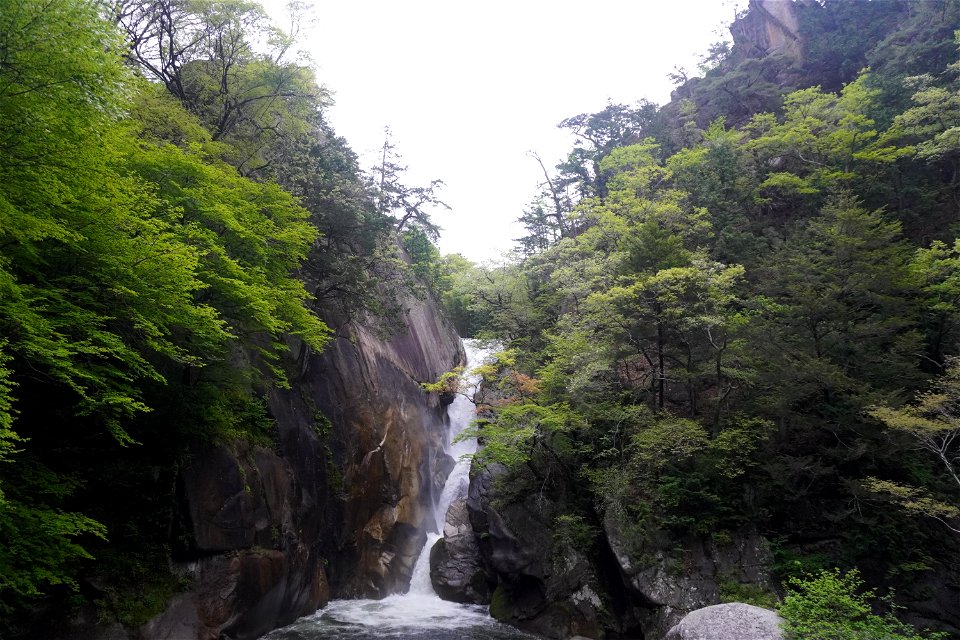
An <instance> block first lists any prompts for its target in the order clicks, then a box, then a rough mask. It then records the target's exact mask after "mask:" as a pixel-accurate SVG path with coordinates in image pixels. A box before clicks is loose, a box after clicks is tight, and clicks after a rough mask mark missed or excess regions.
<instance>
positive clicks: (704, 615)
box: [664, 602, 784, 640]
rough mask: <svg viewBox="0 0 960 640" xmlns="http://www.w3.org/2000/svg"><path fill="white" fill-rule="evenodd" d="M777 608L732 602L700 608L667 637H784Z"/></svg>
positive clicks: (694, 639) (770, 639)
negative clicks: (774, 609) (773, 609)
mask: <svg viewBox="0 0 960 640" xmlns="http://www.w3.org/2000/svg"><path fill="white" fill-rule="evenodd" d="M781 622H782V618H780V616H778V615H777V613H776V612H775V611H771V610H770V609H762V608H760V607H754V606H753V605H749V604H742V603H739V602H731V603H728V604H717V605H713V606H711V607H704V608H703V609H697V610H696V611H692V612H690V613H688V614H687V615H685V616H684V617H683V619H682V620H681V621H680V623H679V624H677V626H675V627H673V628H672V629H670V631H669V632H668V633H667V635H666V636H665V637H664V640H747V639H749V640H783V637H784V636H783V631H782V630H781V629H780V623H781Z"/></svg>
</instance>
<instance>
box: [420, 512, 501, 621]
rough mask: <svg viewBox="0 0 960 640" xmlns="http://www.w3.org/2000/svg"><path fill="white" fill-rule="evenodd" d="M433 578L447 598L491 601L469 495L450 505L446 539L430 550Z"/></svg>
mask: <svg viewBox="0 0 960 640" xmlns="http://www.w3.org/2000/svg"><path fill="white" fill-rule="evenodd" d="M430 581H431V582H432V583H433V589H434V591H436V592H437V595H439V596H440V597H441V598H443V599H444V600H451V601H453V602H465V603H473V604H490V578H489V576H488V575H487V573H486V571H484V568H483V560H482V559H481V557H480V546H479V545H478V544H477V538H476V536H475V535H474V533H473V527H472V526H471V524H470V518H469V514H468V512H467V501H466V499H465V498H460V499H459V500H456V501H454V502H453V504H451V505H450V508H449V509H448V510H447V517H446V523H445V524H444V527H443V538H441V539H440V540H438V541H437V543H436V544H435V545H433V549H431V550H430Z"/></svg>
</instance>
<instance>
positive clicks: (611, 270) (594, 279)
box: [446, 0, 960, 637]
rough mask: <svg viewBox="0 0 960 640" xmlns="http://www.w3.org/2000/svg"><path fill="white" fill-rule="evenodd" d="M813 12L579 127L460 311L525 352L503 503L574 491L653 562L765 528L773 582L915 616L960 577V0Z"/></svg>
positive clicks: (498, 452)
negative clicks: (785, 42) (623, 526)
mask: <svg viewBox="0 0 960 640" xmlns="http://www.w3.org/2000/svg"><path fill="white" fill-rule="evenodd" d="M756 10H758V11H759V9H756ZM794 11H795V15H796V18H797V20H798V24H799V27H798V29H799V34H793V35H794V36H796V37H797V38H798V42H799V43H800V44H799V49H794V50H792V51H791V50H784V49H781V50H778V51H773V50H758V48H757V43H756V42H755V41H747V40H745V39H744V38H743V37H740V38H739V39H738V40H737V41H736V42H735V44H734V46H733V47H732V48H726V47H716V48H714V50H713V51H712V55H711V56H710V58H709V59H708V60H707V61H705V65H704V67H703V69H702V70H703V71H704V75H703V77H700V78H694V79H689V80H688V79H685V78H679V80H680V81H681V84H680V85H679V86H678V87H677V89H676V91H675V93H674V100H673V102H671V103H670V104H668V105H665V106H664V107H662V108H659V109H658V108H657V107H655V106H654V105H651V104H649V103H645V102H644V103H640V104H638V105H636V106H629V105H613V104H611V105H608V106H607V107H606V108H605V109H603V110H602V111H599V112H597V113H594V114H583V115H580V116H576V117H574V118H570V119H568V120H565V121H564V122H563V123H561V125H560V126H561V127H566V128H569V129H570V130H571V131H573V132H574V133H575V134H577V136H578V142H577V144H576V146H575V148H574V149H573V150H572V151H571V152H570V155H569V157H568V159H567V160H566V161H565V162H563V163H561V164H559V165H558V166H557V167H556V171H555V173H553V174H552V175H550V176H549V179H548V181H547V182H546V183H545V184H544V185H543V191H542V193H541V194H540V196H539V197H538V198H537V199H536V201H535V202H534V203H533V204H532V205H531V207H530V208H529V209H528V211H527V212H526V213H525V214H524V215H523V217H522V218H521V221H522V222H523V223H524V225H525V226H526V230H527V235H525V236H524V237H523V238H522V239H520V240H518V246H517V252H516V254H515V256H514V258H513V259H512V260H511V261H509V262H507V263H505V264H502V265H499V266H477V265H471V264H456V263H453V262H448V263H447V266H448V267H449V268H450V270H449V273H450V279H449V281H448V291H447V294H446V296H447V298H446V299H447V300H448V302H451V303H453V304H452V305H451V306H452V307H453V309H454V311H455V312H456V314H457V317H458V319H459V321H460V322H461V326H462V328H463V329H465V330H475V331H476V333H477V334H479V335H487V336H492V337H495V338H497V339H498V340H501V341H503V342H504V343H505V346H506V347H509V348H510V350H511V351H510V354H511V356H510V357H511V360H512V362H513V363H512V365H511V366H510V367H509V368H505V369H503V370H502V371H501V373H503V372H505V371H508V370H509V371H510V373H509V375H508V376H507V377H506V378H500V379H499V380H500V382H497V381H496V380H494V381H492V382H491V384H494V385H496V384H499V385H500V387H501V392H502V393H501V396H502V397H500V399H499V400H498V402H497V406H493V407H491V413H490V415H489V416H488V417H487V418H485V419H484V421H482V422H481V423H480V424H479V425H478V429H477V432H478V433H479V434H480V435H482V436H483V438H484V439H485V440H486V442H487V443H488V445H487V447H486V449H485V451H484V453H482V454H481V458H480V460H481V462H497V463H500V464H503V465H507V466H508V468H510V469H511V474H510V476H509V479H507V480H501V482H503V484H504V487H507V486H509V487H510V489H505V491H508V492H510V491H513V489H514V488H516V487H519V486H523V487H527V488H529V489H530V490H534V488H536V490H538V491H541V492H549V491H551V489H550V487H551V486H554V487H556V489H555V492H556V493H557V494H558V495H559V494H569V491H570V487H571V486H574V487H578V489H577V491H578V492H579V494H580V498H578V499H576V500H572V501H571V502H570V503H569V505H568V506H569V508H570V509H571V514H570V515H571V517H577V518H584V519H585V521H586V522H592V523H595V524H597V525H599V524H600V523H602V522H603V521H604V518H605V517H608V516H609V515H610V514H615V515H616V517H617V519H618V520H619V521H621V522H629V523H630V527H629V529H628V530H629V534H630V536H632V538H633V540H632V541H627V544H628V545H632V548H634V549H642V548H649V546H650V545H649V544H648V543H654V542H655V544H656V545H659V547H658V548H662V547H663V540H664V536H666V538H667V539H669V540H672V541H673V543H672V544H677V545H683V544H684V541H685V540H690V539H691V536H694V537H696V536H701V537H703V536H705V537H708V538H709V537H712V538H714V539H716V540H721V539H729V536H730V535H732V534H735V533H736V532H738V531H742V530H744V529H747V528H749V529H755V530H759V531H760V532H761V533H763V534H764V535H765V536H767V537H768V538H769V539H771V540H774V541H775V544H774V547H775V551H776V556H777V566H776V568H777V571H778V573H779V575H778V577H779V578H780V580H782V581H784V582H786V581H787V580H789V579H791V578H798V577H800V576H804V575H806V574H807V573H808V572H816V571H819V570H821V569H825V568H826V569H832V568H833V567H842V568H844V569H853V568H856V567H859V568H860V570H861V571H862V575H863V579H864V580H866V581H867V582H868V583H869V584H870V585H873V586H875V587H882V588H884V589H885V588H888V587H894V588H896V592H897V594H898V598H899V599H900V601H901V602H902V603H904V604H906V605H908V606H910V605H911V604H916V603H921V602H923V601H925V600H928V599H929V597H930V594H929V593H926V592H925V591H924V589H925V588H926V587H924V586H922V585H925V584H926V585H930V584H942V585H945V584H949V585H957V584H958V575H960V573H958V567H957V566H956V564H955V558H956V552H957V549H958V542H960V541H958V539H957V533H956V531H957V529H958V527H960V520H958V514H960V511H958V507H960V493H958V488H960V486H958V485H957V483H956V476H957V456H958V453H960V451H958V449H957V444H958V443H957V441H956V438H955V436H956V433H957V411H956V405H957V403H958V402H960V394H958V392H957V385H956V365H955V364H951V363H952V362H953V360H951V358H953V357H954V356H956V355H957V353H958V349H960V342H958V339H960V335H958V327H960V306H958V297H957V296H958V293H960V290H958V288H957V284H958V282H957V273H958V266H960V262H958V260H960V254H958V250H960V244H957V240H956V238H957V234H958V232H960V226H958V214H960V206H958V202H960V200H958V194H960V191H958V188H960V182H958V176H960V173H958V167H960V164H958V162H960V145H958V142H960V139H958V127H960V108H958V103H957V99H956V96H958V95H960V76H958V74H960V63H958V62H957V60H958V59H960V54H958V46H960V35H955V34H954V30H955V29H956V28H957V27H958V26H960V4H958V3H957V2H955V1H943V2H920V3H918V2H892V1H891V2H839V1H837V2H832V1H829V0H828V1H826V2H817V3H814V2H806V3H803V2H798V3H795V5H794ZM748 19H749V18H748V16H742V17H741V19H740V20H741V21H746V20H748ZM735 27H736V25H735ZM741 32H742V24H741ZM734 34H735V36H737V34H738V31H737V29H736V28H735V29H734ZM868 65H869V67H868ZM519 376H523V378H524V380H525V382H524V389H525V391H521V390H520V388H519V387H518V386H517V385H515V384H514V381H515V380H516V379H517V378H518V377H519ZM561 487H562V488H561ZM521 493H522V491H521ZM668 547H669V545H668ZM849 575H851V576H852V575H856V574H849ZM824 576H826V577H830V576H833V578H835V579H836V580H842V579H846V578H840V577H838V575H837V574H824ZM850 579H853V578H850ZM859 579H860V578H859V577H857V578H856V580H859ZM950 588H955V586H954V587H950ZM791 606H792V605H791ZM954 613H955V612H943V611H941V613H940V615H941V616H943V615H945V616H946V618H943V619H942V620H941V622H942V623H943V624H946V625H947V626H946V627H945V628H951V629H953V630H954V631H955V630H956V629H955V626H956V623H957V621H956V620H955V619H951V618H950V616H953V615H954ZM924 615H930V614H929V609H927V613H925V614H924ZM947 619H951V620H952V622H945V621H946V620H947ZM890 620H892V619H890V618H883V619H882V620H880V619H873V618H870V620H869V624H874V623H876V624H877V625H880V626H883V625H886V624H888V623H889V624H891V625H892V624H894V623H893V622H890ZM865 624H867V623H865ZM951 625H952V626H951ZM890 628H891V629H893V628H894V627H890ZM898 628H899V627H898ZM891 633H892V631H891ZM817 637H819V636H817ZM891 637H893V636H891ZM898 637H899V636H898ZM905 637H906V636H905ZM910 637H912V636H910Z"/></svg>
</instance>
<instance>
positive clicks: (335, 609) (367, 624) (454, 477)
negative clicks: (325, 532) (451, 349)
mask: <svg viewBox="0 0 960 640" xmlns="http://www.w3.org/2000/svg"><path fill="white" fill-rule="evenodd" d="M464 348H465V350H466V353H467V371H469V370H470V369H471V368H473V367H475V366H477V365H478V364H481V363H482V362H483V359H484V358H485V357H487V355H488V354H487V352H485V351H483V350H480V349H478V348H476V346H475V345H474V344H472V341H469V340H466V341H464ZM475 384H476V380H472V381H469V388H468V389H467V391H466V393H467V395H472V394H473V390H474V385H475ZM447 415H448V416H449V417H450V433H449V437H448V440H447V447H446V449H447V453H448V454H450V455H451V456H453V457H454V459H455V460H456V461H457V464H456V466H455V467H454V469H453V471H451V472H450V475H449V476H448V477H447V481H446V484H445V485H444V487H443V491H442V492H441V494H440V499H439V500H438V502H437V505H436V509H435V514H434V515H435V517H436V530H437V531H441V532H442V531H443V524H444V520H445V518H446V513H447V509H448V508H449V506H450V504H451V503H452V502H453V501H454V500H456V499H457V498H460V497H462V496H464V495H466V493H467V487H468V484H469V478H468V474H469V472H470V461H469V459H466V458H465V457H464V456H469V454H472V453H474V452H475V451H476V450H477V442H476V440H473V439H471V440H464V441H462V442H458V443H456V444H450V443H451V442H452V441H453V439H454V438H455V437H456V435H457V434H458V433H460V431H462V430H463V429H465V428H466V427H467V426H469V425H470V422H471V421H472V420H473V418H474V406H473V403H472V402H471V401H470V400H469V399H467V398H466V397H464V396H462V395H460V394H458V395H457V397H456V398H455V399H454V401H453V403H452V404H451V405H450V406H449V407H448V409H447ZM441 535H442V533H440V534H436V533H434V534H428V536H427V542H426V544H425V545H424V548H423V550H422V551H421V552H420V556H419V557H418V558H417V562H416V564H415V565H414V568H413V575H412V576H411V579H410V589H409V590H408V591H407V593H405V594H396V595H392V596H388V597H386V598H384V599H383V600H334V601H332V602H330V603H329V604H327V606H326V607H325V608H323V609H321V610H320V611H318V612H317V613H315V614H314V615H312V616H307V617H305V618H301V619H300V620H298V621H297V622H295V623H293V624H292V625H290V626H288V627H284V628H282V629H277V630H276V631H273V632H271V633H269V634H267V635H266V636H264V639H263V640H319V639H321V638H323V639H330V640H333V639H338V640H339V639H344V640H346V639H350V640H373V639H378V640H379V639H383V638H404V639H409V640H413V639H416V640H462V639H470V640H518V639H528V638H530V637H531V636H528V635H526V634H524V633H522V632H520V631H517V630H516V629H513V628H511V627H508V626H506V625H502V624H500V623H498V622H496V621H495V620H493V619H492V618H491V617H490V616H489V615H488V614H487V607H486V606H482V605H465V604H457V603H454V602H447V601H445V600H441V599H440V598H439V597H438V596H437V594H436V593H434V591H433V585H432V584H431V583H430V549H431V548H432V547H433V544H434V543H435V542H436V541H437V540H438V539H439V538H440V536H441Z"/></svg>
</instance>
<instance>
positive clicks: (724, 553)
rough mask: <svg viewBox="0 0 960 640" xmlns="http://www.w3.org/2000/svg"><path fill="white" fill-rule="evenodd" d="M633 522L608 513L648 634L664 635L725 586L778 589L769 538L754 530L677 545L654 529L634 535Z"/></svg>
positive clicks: (607, 526) (611, 540) (609, 531)
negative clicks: (773, 577) (631, 528)
mask: <svg viewBox="0 0 960 640" xmlns="http://www.w3.org/2000/svg"><path fill="white" fill-rule="evenodd" d="M628 526H629V525H628V523H626V522H624V521H623V520H622V519H620V518H619V517H617V514H616V512H615V511H613V510H609V511H608V512H607V514H606V515H605V517H604V521H603V529H604V533H605V536H606V540H607V543H608V545H609V547H610V549H611V551H613V554H614V557H615V558H616V560H617V565H618V567H619V569H620V572H621V574H622V576H623V580H624V582H625V584H626V586H627V588H628V589H629V590H630V591H631V593H632V595H633V597H634V598H636V599H637V601H638V602H639V603H642V605H643V614H642V616H641V617H642V621H643V622H642V624H643V629H644V632H645V633H646V634H648V635H650V634H652V635H653V637H660V636H662V635H663V634H664V633H665V632H666V631H667V630H668V629H670V628H671V627H672V626H673V625H675V624H676V623H677V621H679V620H680V619H681V618H682V617H683V616H685V615H687V614H688V613H690V612H691V611H694V610H696V609H699V608H701V607H706V606H708V605H715V604H717V603H719V602H721V595H722V594H721V590H722V589H723V588H724V587H727V588H729V587H730V586H735V587H737V588H740V589H743V588H746V589H749V590H752V591H754V592H757V593H768V594H772V593H774V591H775V587H774V581H773V579H772V576H771V572H770V567H771V565H772V564H773V556H772V554H771V552H770V546H769V543H768V542H767V541H766V540H765V539H764V538H763V537H762V536H760V535H758V534H757V533H756V532H754V531H750V530H745V531H740V532H737V533H734V534H731V535H729V536H724V537H722V538H719V539H718V537H691V538H688V539H686V540H684V541H682V542H681V544H675V543H671V541H669V540H666V539H663V540H658V536H657V535H656V533H655V532H644V534H643V535H642V536H631V535H629V534H627V533H626V531H627V530H628ZM631 538H640V540H639V541H636V540H631Z"/></svg>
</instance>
